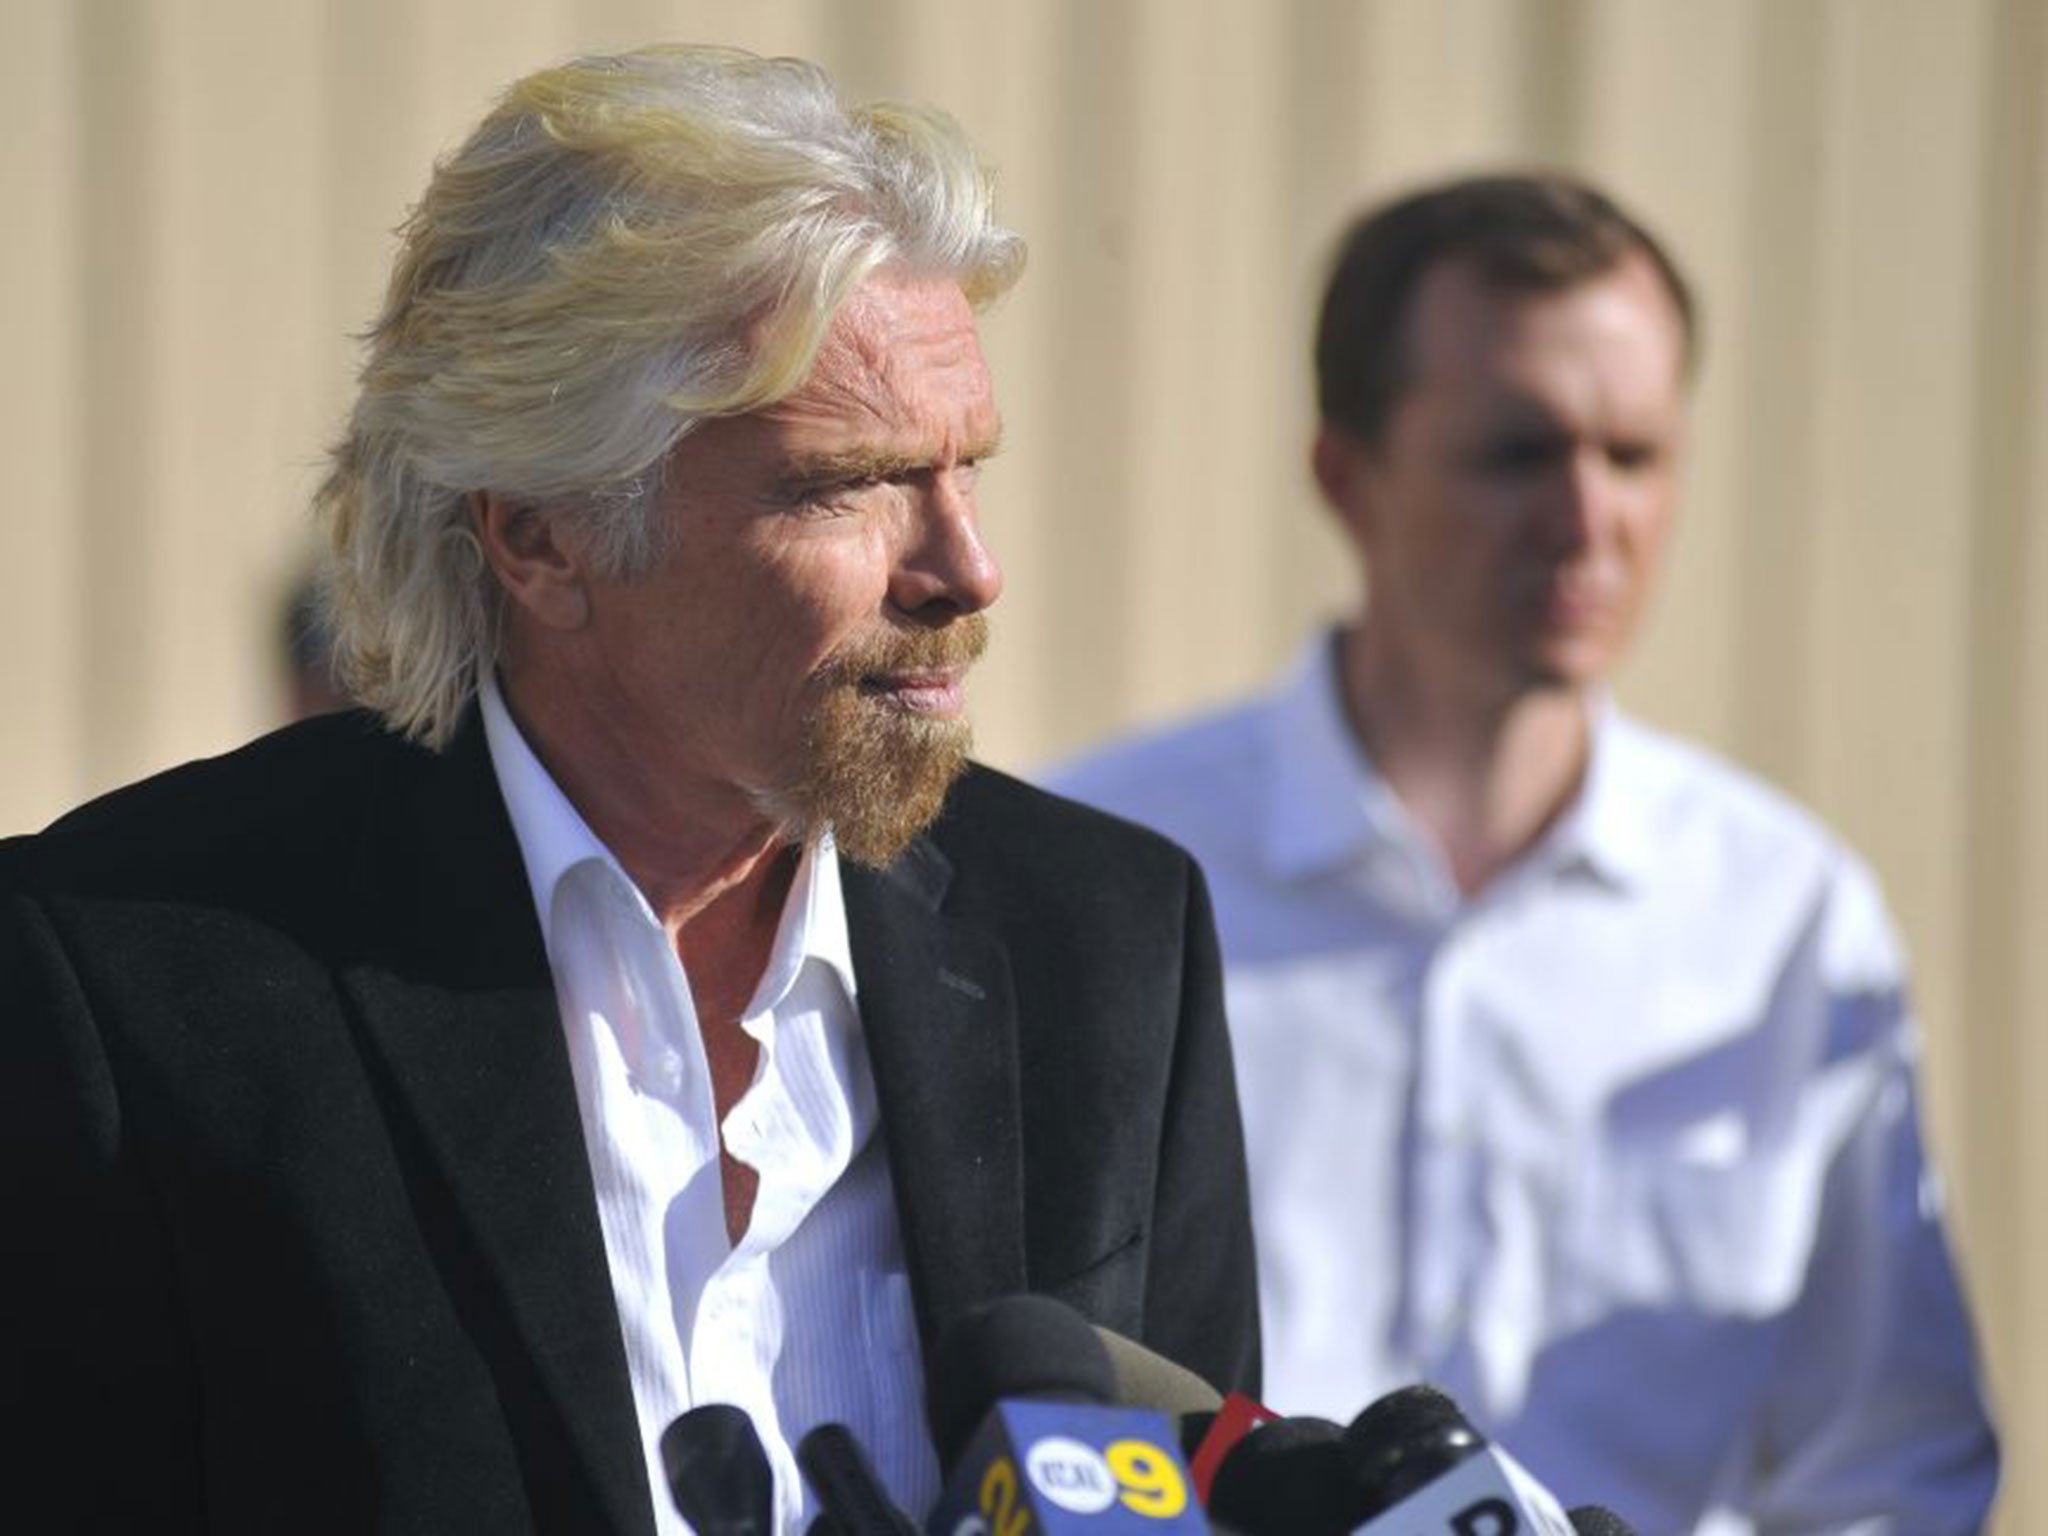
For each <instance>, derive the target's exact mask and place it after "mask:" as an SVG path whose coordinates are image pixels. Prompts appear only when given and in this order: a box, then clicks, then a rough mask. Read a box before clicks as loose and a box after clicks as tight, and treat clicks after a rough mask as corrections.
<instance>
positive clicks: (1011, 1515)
mask: <svg viewBox="0 0 2048 1536" xmlns="http://www.w3.org/2000/svg"><path fill="white" fill-rule="evenodd" d="M981 1513H982V1517H983V1518H984V1519H985V1520H987V1521H988V1536H1024V1533H1025V1532H1026V1531H1028V1530H1030V1529H1031V1511H1030V1510H1028V1509H1025V1508H1023V1507H1022V1506H1021V1505H1020V1504H1019V1503H1018V1502H1017V1463H1015V1462H1014V1461H1012V1460H1010V1458H1009V1457H1007V1456H998V1457H997V1458H996V1459H995V1460H994V1461H992V1462H990V1463H989V1464H988V1471H986V1472H985V1473H983V1474H982V1478H981Z"/></svg>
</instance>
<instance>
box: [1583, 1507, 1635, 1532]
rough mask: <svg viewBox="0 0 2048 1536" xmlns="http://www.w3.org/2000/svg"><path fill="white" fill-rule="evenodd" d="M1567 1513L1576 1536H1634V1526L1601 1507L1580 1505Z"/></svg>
mask: <svg viewBox="0 0 2048 1536" xmlns="http://www.w3.org/2000/svg"><path fill="white" fill-rule="evenodd" d="M1568 1513H1569V1515H1570V1518H1571V1522H1572V1530H1573V1531H1574V1532H1576V1533H1577V1536H1636V1528H1635V1527H1634V1526H1632V1525H1630V1524H1629V1523H1628V1522H1627V1521H1626V1520H1624V1519H1622V1518H1621V1516H1619V1515H1617V1514H1616V1513H1615V1512H1614V1511H1613V1510H1611V1509H1608V1508H1606V1507H1605V1506H1603V1505H1599V1504H1581V1505H1579V1506H1577V1507H1576V1508H1574V1509H1572V1510H1570V1511H1568Z"/></svg>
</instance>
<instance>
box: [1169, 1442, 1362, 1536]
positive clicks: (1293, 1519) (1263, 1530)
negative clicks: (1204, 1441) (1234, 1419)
mask: <svg viewBox="0 0 2048 1536" xmlns="http://www.w3.org/2000/svg"><path fill="white" fill-rule="evenodd" d="M1370 1512H1371V1511H1370V1510H1368V1509H1367V1508H1366V1501H1365V1498H1364V1494H1363V1491H1362V1490H1361V1489H1360V1487H1359V1484H1358V1478H1357V1475H1356V1473H1355V1472H1354V1471H1353V1469H1352V1464H1351V1456H1350V1453H1349V1451H1348V1450H1347V1448H1346V1446H1345V1444H1344V1431H1343V1430H1342V1429H1341V1428H1339V1427H1338V1426H1337V1425H1335V1424H1332V1423H1331V1422H1330V1421H1329V1420H1328V1419H1318V1418H1313V1417H1310V1416H1308V1415H1302V1416H1300V1417H1295V1418H1284V1419H1273V1420H1270V1421H1269V1422H1267V1423H1264V1424H1261V1425H1259V1426H1258V1427H1257V1428H1255V1429H1253V1430H1252V1431H1251V1432H1250V1433H1249V1434H1247V1435H1246V1436H1245V1437H1244V1438H1243V1439H1241V1440H1239V1441H1238V1442H1237V1443H1236V1444H1235V1445H1233V1446H1232V1447H1231V1448H1230V1450H1229V1453H1228V1454H1226V1455H1225V1456H1224V1458H1223V1461H1222V1464H1221V1465H1220V1466H1218V1467H1217V1469H1216V1478H1215V1481H1214V1482H1212V1483H1211V1484H1210V1485H1209V1513H1210V1515H1211V1516H1213V1517H1214V1518H1215V1519H1217V1520H1219V1521H1222V1522H1223V1523H1225V1524H1227V1525H1229V1526H1230V1527H1231V1528H1232V1529H1234V1530H1238V1531H1242V1532H1243V1533H1244V1536H1347V1533H1348V1532H1349V1531H1351V1529H1352V1528H1353V1527H1354V1526H1357V1525H1358V1524H1360V1523H1361V1522H1362V1521H1363V1520H1364V1519H1365V1517H1366V1515H1367V1514H1369V1513H1370Z"/></svg>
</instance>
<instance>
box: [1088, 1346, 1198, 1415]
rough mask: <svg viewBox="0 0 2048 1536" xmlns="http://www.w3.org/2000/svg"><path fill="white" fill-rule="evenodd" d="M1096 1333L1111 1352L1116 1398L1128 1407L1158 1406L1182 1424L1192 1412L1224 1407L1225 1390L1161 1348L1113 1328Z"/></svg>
mask: <svg viewBox="0 0 2048 1536" xmlns="http://www.w3.org/2000/svg"><path fill="white" fill-rule="evenodd" d="M1095 1336H1096V1337H1097V1338H1098V1339H1100V1340H1101V1341H1102V1347H1103V1348H1104V1349H1105V1350H1107V1351H1108V1352H1109V1367H1110V1370H1111V1371H1112V1372H1113V1373H1114V1374H1115V1377H1116V1400H1117V1401H1118V1402H1119V1403H1122V1404H1123V1405H1124V1406H1125V1407H1126V1408H1153V1409H1157V1410H1158V1411H1159V1412H1160V1413H1163V1414H1165V1415H1166V1416H1167V1417H1168V1418H1169V1419H1172V1420H1173V1421H1175V1422H1176V1423H1179V1422H1180V1421H1182V1420H1184V1419H1186V1418H1188V1417H1189V1416H1190V1415H1191V1414H1199V1413H1207V1414H1213V1413H1215V1412H1216V1410H1217V1409H1218V1408H1221V1407H1222V1406H1223V1394H1222V1393H1221V1392H1218V1391H1217V1390H1216V1389H1215V1388H1214V1387H1212V1386H1210V1385H1209V1383H1208V1382H1206V1381H1204V1380H1202V1378H1201V1377H1199V1376H1197V1375H1196V1374H1195V1373H1194V1372H1193V1371H1191V1370H1189V1369H1188V1368H1187V1367H1186V1366H1184V1365H1181V1364H1179V1363H1178V1362H1177V1361H1173V1360H1169V1359H1167V1358H1166V1356H1164V1355H1162V1354H1160V1353H1159V1352H1158V1351H1157V1350H1152V1349H1147V1348H1146V1347H1145V1346H1144V1345H1142V1344H1140V1343H1138V1341H1137V1340H1135V1339H1127V1338H1125V1337H1124V1336H1123V1335H1122V1334H1120V1333H1118V1332H1117V1331H1116V1330H1115V1329H1113V1328H1104V1327H1101V1326H1099V1325H1098V1326H1097V1327H1096V1329H1095Z"/></svg>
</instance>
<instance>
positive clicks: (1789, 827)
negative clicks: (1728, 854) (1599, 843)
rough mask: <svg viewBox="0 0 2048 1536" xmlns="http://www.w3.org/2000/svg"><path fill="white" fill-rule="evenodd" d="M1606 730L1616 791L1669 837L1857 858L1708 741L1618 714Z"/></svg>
mask: <svg viewBox="0 0 2048 1536" xmlns="http://www.w3.org/2000/svg"><path fill="white" fill-rule="evenodd" d="M1606 732H1607V740H1606V741H1605V742H1603V744H1602V745H1603V749H1605V750H1607V751H1608V752H1609V753H1610V755H1611V758H1612V762H1613V765H1614V769H1615V776H1614V780H1613V782H1612V786H1611V789H1612V792H1613V793H1614V794H1616V795H1617V796H1619V797H1621V798H1623V799H1625V800H1626V801H1627V802H1629V803H1630V805H1631V808H1632V809H1633V810H1634V811H1635V812H1636V813H1637V814H1638V815H1640V816H1641V817H1643V818H1644V820H1645V821H1646V822H1647V823H1648V824H1649V825H1650V826H1651V827H1652V828H1654V829H1655V830H1656V831H1657V832H1658V833H1660V834H1662V835H1663V836H1664V837H1667V838H1675V839H1678V840H1681V841H1683V840H1685V839H1687V837H1688V836H1692V837H1701V836H1707V837H1712V838H1714V839H1716V840H1718V841H1720V842H1722V843H1724V844H1727V845H1729V846H1731V847H1732V848H1733V849H1734V850H1735V851H1736V852H1737V853H1738V854H1740V855H1742V856H1745V857H1749V858H1780V859H1796V860H1800V861H1802V862H1818V863H1829V864H1832V863H1834V862H1836V861H1838V860H1844V859H1847V860H1854V858H1855V855H1854V853H1853V852H1851V850H1850V849H1849V847H1848V845H1847V844H1846V843H1845V842H1843V841H1842V839H1841V838H1840V837H1839V836H1838V835H1837V834H1836V833H1835V832H1834V831H1833V830H1832V829H1831V828H1830V827H1829V826H1828V825H1827V824H1826V823H1825V822H1824V821H1822V820H1821V819H1820V817H1819V816H1818V815H1816V814H1815V813H1814V812H1813V811H1812V810H1811V809H1810V808H1808V807H1807V806H1805V805H1803V804H1802V803H1800V802H1799V801H1798V800H1797V799H1795V798H1794V797H1793V796H1792V795H1790V794H1789V793H1787V792H1786V791H1785V790H1783V789H1781V788H1779V787H1778V786H1777V785H1775V784H1773V783H1771V782H1770V781H1769V780H1768V779H1765V778H1763V777H1762V776H1761V775H1759V774H1757V773H1755V772H1753V771H1752V770H1750V769H1748V768H1745V767H1743V766H1741V765H1740V764H1738V763H1736V762H1734V761H1733V760H1731V759H1729V758H1727V757H1724V756H1722V755H1721V754H1720V753H1718V752H1716V751H1715V750H1713V749H1712V748H1711V747H1708V746H1706V745H1705V744H1704V743H1701V742H1698V741H1695V740H1692V739H1690V738H1687V737H1682V736H1677V735H1673V734H1671V733H1670V732H1667V731H1664V730H1661V729H1659V728H1657V727H1655V726H1652V725H1649V724H1647V723H1646V722H1644V721H1642V720H1638V719H1636V718H1634V717H1633V716H1629V715H1625V714H1621V713H1619V712H1616V713H1615V714H1614V715H1612V716H1611V717H1610V719H1609V720H1608V722H1607V725H1606Z"/></svg>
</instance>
